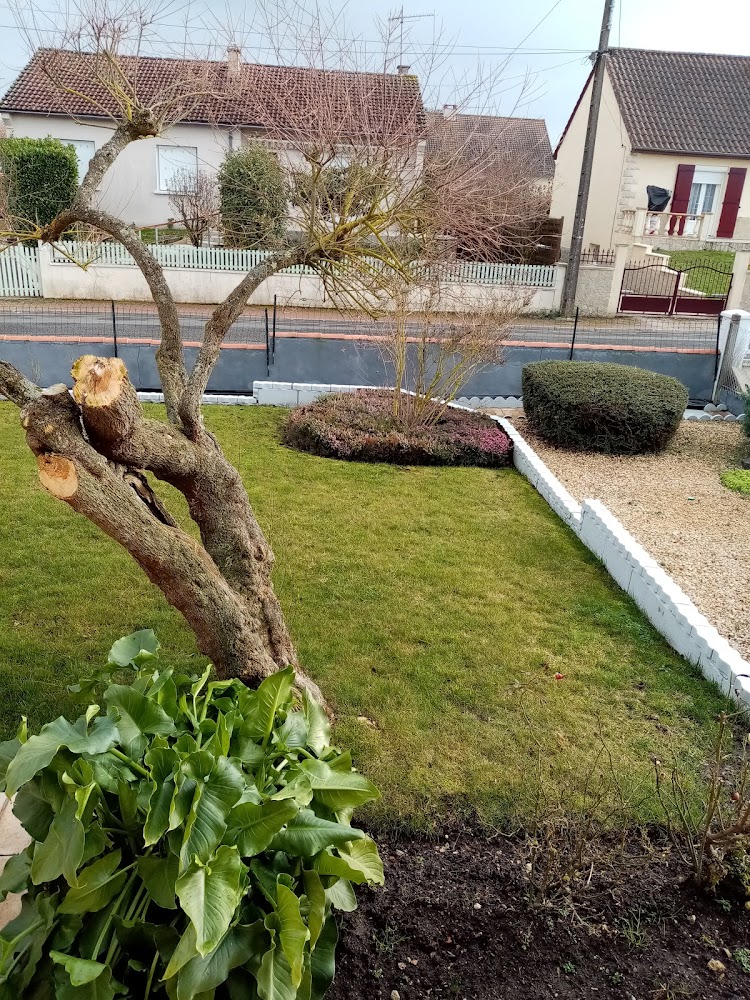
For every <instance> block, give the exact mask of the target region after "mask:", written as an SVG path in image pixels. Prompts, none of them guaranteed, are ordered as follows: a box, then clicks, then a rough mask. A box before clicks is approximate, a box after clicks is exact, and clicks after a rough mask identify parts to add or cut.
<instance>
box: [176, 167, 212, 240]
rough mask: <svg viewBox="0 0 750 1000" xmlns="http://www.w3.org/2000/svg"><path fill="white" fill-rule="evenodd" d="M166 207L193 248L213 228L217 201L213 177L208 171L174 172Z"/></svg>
mask: <svg viewBox="0 0 750 1000" xmlns="http://www.w3.org/2000/svg"><path fill="white" fill-rule="evenodd" d="M169 191H170V194H169V204H170V205H171V206H172V208H173V209H174V210H175V212H176V213H177V216H176V217H177V221H178V222H179V223H180V224H181V225H182V227H183V229H185V230H186V231H187V234H188V237H189V238H190V242H191V243H192V244H193V246H194V247H200V246H203V240H204V238H205V237H206V236H207V235H208V233H209V232H210V230H211V228H212V226H215V225H216V222H217V219H218V216H219V198H218V191H217V188H216V177H215V175H214V174H211V173H209V172H208V171H207V170H198V171H192V170H177V171H176V172H175V174H174V176H173V177H172V179H171V181H170V184H169Z"/></svg>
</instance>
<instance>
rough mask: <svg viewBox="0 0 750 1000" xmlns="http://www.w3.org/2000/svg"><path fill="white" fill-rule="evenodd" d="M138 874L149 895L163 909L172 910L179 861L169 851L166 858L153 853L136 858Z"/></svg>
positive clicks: (174, 906) (173, 907) (174, 904)
mask: <svg viewBox="0 0 750 1000" xmlns="http://www.w3.org/2000/svg"><path fill="white" fill-rule="evenodd" d="M137 864H138V874H139V875H140V876H141V879H142V880H143V884H144V885H145V886H146V889H148V894H149V896H150V897H151V898H152V899H153V901H154V902H155V903H156V904H157V906H162V907H164V909H165V910H174V909H175V908H176V903H175V883H176V882H177V875H178V868H179V861H178V858H177V855H176V854H172V853H171V852H170V853H169V854H168V855H167V857H166V858H162V857H159V856H158V855H155V854H150V855H147V856H146V857H143V858H138V862H137Z"/></svg>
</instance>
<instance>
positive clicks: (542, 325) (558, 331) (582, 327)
mask: <svg viewBox="0 0 750 1000" xmlns="http://www.w3.org/2000/svg"><path fill="white" fill-rule="evenodd" d="M206 319H207V313H190V312H181V313H180V322H181V325H182V330H183V336H184V339H185V340H201V339H202V335H203V325H204V324H205V322H206ZM590 322H591V321H587V323H585V324H579V327H578V330H577V333H576V344H579V345H581V346H584V345H585V344H613V345H622V346H638V347H659V348H662V349H664V348H667V349H669V348H693V349H703V350H705V349H711V348H713V347H714V346H715V344H716V321H715V320H714V319H712V318H706V319H685V320H673V319H667V318H665V319H664V320H658V319H654V318H653V317H643V318H638V319H635V320H632V319H631V318H629V317H628V318H625V317H623V318H622V319H615V320H606V319H604V320H602V321H601V324H597V325H596V326H591V325H589V324H590ZM269 323H270V318H269ZM116 324H117V335H118V337H148V338H156V337H158V334H159V325H158V320H157V317H156V315H155V314H154V313H151V312H145V311H140V310H135V309H134V310H133V311H129V310H128V307H127V306H120V307H118V308H117V310H116ZM276 329H277V332H280V333H294V332H296V333H325V334H346V335H355V334H361V335H368V334H369V335H377V334H382V333H384V332H385V330H384V324H382V323H377V322H375V321H373V320H368V319H366V318H363V319H352V318H347V317H342V316H337V315H336V314H331V315H330V316H325V317H321V316H319V315H317V316H313V317H309V318H307V317H300V316H299V315H298V314H297V315H291V316H287V315H285V314H284V311H283V310H280V311H279V313H278V314H277V324H276ZM418 329H419V328H418V326H417V325H414V326H413V332H414V333H417V332H418ZM0 334H10V335H13V336H23V335H27V336H46V337H59V338H60V339H63V340H65V339H73V340H77V339H78V338H79V337H100V338H102V339H103V340H111V339H112V311H111V308H110V307H107V306H105V307H103V308H101V309H96V308H95V309H88V308H86V309H82V310H80V311H78V310H71V309H66V308H55V307H54V306H53V307H45V308H44V309H41V308H38V307H30V308H29V309H27V310H25V309H24V308H23V307H18V306H17V305H14V306H12V307H8V308H4V307H3V305H2V304H1V303H0ZM571 336H572V323H570V324H566V323H565V321H563V320H560V321H558V322H555V321H551V322H540V321H536V322H535V321H533V320H529V321H528V322H524V323H521V324H519V325H518V326H517V327H515V328H514V330H513V333H512V335H511V339H512V340H513V341H515V342H531V343H539V342H544V343H559V344H561V345H568V344H570V341H571ZM227 340H228V342H230V343H265V319H264V316H263V314H262V313H258V312H254V313H252V314H248V315H246V316H244V317H242V318H241V319H240V320H238V321H237V322H236V323H235V324H234V326H233V327H232V329H231V331H230V334H229V336H228V338H227Z"/></svg>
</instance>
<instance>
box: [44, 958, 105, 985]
mask: <svg viewBox="0 0 750 1000" xmlns="http://www.w3.org/2000/svg"><path fill="white" fill-rule="evenodd" d="M49 957H50V958H51V959H52V961H53V962H54V963H55V965H62V967H63V968H64V969H65V971H66V972H67V973H68V976H69V977H70V983H71V986H84V985H85V984H86V983H91V982H93V980H94V979H96V978H97V977H98V976H101V974H102V973H103V972H106V971H107V966H106V965H102V963H101V962H92V961H91V960H90V959H87V958H77V957H76V956H75V955H63V954H62V952H59V951H51V952H50V953H49Z"/></svg>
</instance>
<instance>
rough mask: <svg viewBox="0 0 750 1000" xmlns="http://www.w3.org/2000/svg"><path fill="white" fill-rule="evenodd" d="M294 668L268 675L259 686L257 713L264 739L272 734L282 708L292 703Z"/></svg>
mask: <svg viewBox="0 0 750 1000" xmlns="http://www.w3.org/2000/svg"><path fill="white" fill-rule="evenodd" d="M293 684H294V670H293V668H292V667H287V668H286V669H285V670H278V671H277V672H276V673H275V674H271V676H270V677H266V679H265V680H264V681H263V683H262V684H260V685H259V687H258V691H257V694H258V701H257V707H256V715H257V721H258V726H259V730H260V733H261V735H262V737H263V739H264V740H265V739H267V738H268V737H269V736H270V735H271V730H272V729H273V724H274V722H275V720H276V716H277V714H278V712H279V710H280V709H281V708H284V707H286V706H288V705H289V704H291V700H292V685H293Z"/></svg>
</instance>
